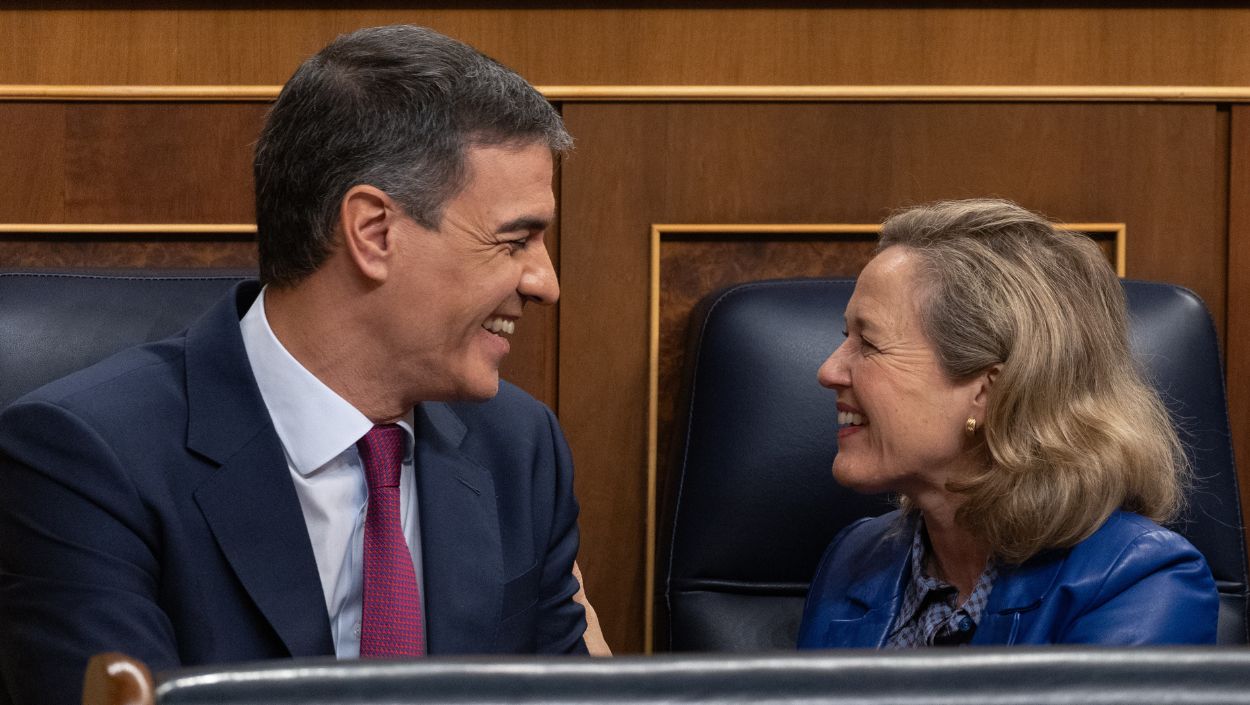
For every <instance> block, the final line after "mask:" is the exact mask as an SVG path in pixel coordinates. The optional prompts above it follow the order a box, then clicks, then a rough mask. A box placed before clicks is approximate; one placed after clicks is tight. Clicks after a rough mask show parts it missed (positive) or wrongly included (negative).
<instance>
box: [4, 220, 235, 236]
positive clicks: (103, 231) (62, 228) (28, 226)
mask: <svg viewBox="0 0 1250 705" xmlns="http://www.w3.org/2000/svg"><path fill="white" fill-rule="evenodd" d="M255 234H256V226H255V225H253V224H251V223H220V224H212V223H0V235H255Z"/></svg>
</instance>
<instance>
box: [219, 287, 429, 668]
mask: <svg viewBox="0 0 1250 705" xmlns="http://www.w3.org/2000/svg"><path fill="white" fill-rule="evenodd" d="M239 326H240V328H241V329H242V331H243V347H244V348H246V350H247V358H248V361H249V362H250V363H251V365H252V374H254V375H255V376H256V383H257V385H258V386H259V387H260V394H261V397H262V398H263V399H264V401H265V406H266V407H267V408H268V409H269V418H271V419H273V425H274V429H275V430H276V431H277V432H278V439H279V440H281V441H282V449H283V450H284V451H285V453H286V462H287V467H288V468H289V469H290V472H291V481H292V482H293V483H294V484H295V494H296V495H297V496H298V497H299V503H300V508H301V509H302V510H303V512H304V522H305V523H306V524H307V525H308V538H309V539H311V540H312V548H313V555H314V556H315V557H316V560H317V572H318V573H319V574H320V576H321V589H322V592H323V594H324V595H325V599H326V611H327V613H328V614H329V616H330V633H331V636H332V637H333V639H334V649H335V653H336V654H337V655H338V657H339V658H341V659H343V658H357V657H358V656H359V655H360V606H361V595H362V589H363V580H364V577H363V575H364V573H363V569H364V523H365V510H366V506H367V501H368V495H369V489H368V487H367V486H366V484H365V472H364V466H363V464H362V463H361V461H360V453H359V452H358V451H357V450H356V441H358V440H360V439H361V438H362V437H363V436H364V435H365V433H367V432H368V431H369V429H371V428H373V422H372V421H370V420H369V419H368V418H367V417H366V416H365V415H364V414H362V413H360V412H359V411H358V410H357V409H356V408H355V407H354V406H352V405H351V404H349V403H348V402H347V401H346V400H345V399H343V398H342V397H340V396H339V395H338V394H336V393H335V392H334V391H333V390H331V389H330V388H329V387H327V386H326V385H325V384H323V383H322V382H321V380H319V379H317V378H316V377H315V376H314V375H313V374H312V373H311V372H309V371H308V370H307V369H305V368H304V366H303V365H301V364H300V363H299V361H298V360H296V359H295V358H294V357H292V356H291V353H289V352H287V349H286V348H285V347H283V345H282V343H281V342H280V341H279V340H278V338H277V336H275V335H274V334H273V329H272V328H270V327H269V320H268V319H267V318H266V317H265V291H264V290H263V289H262V290H261V292H260V295H259V296H257V297H256V302H255V303H253V304H252V307H251V309H249V310H248V312H247V315H245V316H244V317H243V320H241V321H240V322H239ZM397 423H398V424H399V425H400V426H401V427H402V428H403V429H404V430H405V431H406V432H407V434H406V442H405V448H406V449H405V451H404V462H403V467H402V468H401V470H400V475H399V492H400V505H399V512H400V521H401V522H402V523H403V530H404V537H405V538H406V539H407V540H408V549H409V550H410V551H411V552H412V564H413V567H414V568H415V569H416V573H417V584H418V585H423V583H424V581H423V574H422V570H421V540H420V538H421V536H420V522H419V521H418V516H417V512H418V508H417V486H416V478H415V475H414V472H413V462H412V455H413V451H412V449H413V430H412V429H413V414H412V410H409V411H408V413H407V415H406V416H405V417H404V418H403V419H400V420H399V421H397ZM421 601H422V615H424V614H425V607H424V602H425V590H424V589H422V590H421Z"/></svg>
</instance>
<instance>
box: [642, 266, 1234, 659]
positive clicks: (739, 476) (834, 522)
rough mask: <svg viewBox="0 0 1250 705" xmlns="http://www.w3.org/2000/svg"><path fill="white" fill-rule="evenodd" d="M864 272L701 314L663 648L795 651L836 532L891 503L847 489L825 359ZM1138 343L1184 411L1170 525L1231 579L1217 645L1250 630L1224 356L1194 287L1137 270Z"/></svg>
mask: <svg viewBox="0 0 1250 705" xmlns="http://www.w3.org/2000/svg"><path fill="white" fill-rule="evenodd" d="M853 288H854V281H853V280H850V279H824V280H815V279H808V280H780V281H764V282H754V283H748V284H741V285H738V286H734V287H731V288H728V289H725V290H722V291H720V292H718V293H716V294H713V295H711V296H709V297H708V298H707V299H705V300H704V301H703V302H702V304H701V305H700V307H699V308H698V309H697V310H696V312H695V314H694V317H692V319H691V338H690V340H691V344H690V345H689V347H688V350H687V385H688V389H687V394H688V397H689V399H688V403H687V405H686V406H685V408H684V409H681V410H679V412H678V417H679V418H683V417H684V418H685V419H686V422H685V423H686V427H685V428H684V429H683V430H682V431H681V432H680V433H679V435H678V436H677V437H676V440H675V442H674V443H673V446H674V448H675V449H676V457H675V458H674V459H673V461H672V463H671V464H670V478H669V480H670V482H669V492H668V496H667V502H666V505H667V508H666V511H665V514H666V517H665V518H666V525H667V528H665V529H664V530H663V531H662V533H661V538H660V546H659V549H660V550H659V555H660V562H659V564H658V565H657V571H656V572H657V585H656V591H657V596H656V598H657V600H656V604H657V608H658V609H657V624H656V627H657V629H656V634H657V642H656V648H657V649H659V650H673V651H759V650H764V649H789V648H793V645H794V639H795V635H796V634H797V630H798V623H799V619H800V617H801V613H802V606H803V600H804V596H805V594H806V592H807V586H808V581H809V580H810V579H811V577H812V574H813V573H814V572H815V569H816V563H817V562H818V560H819V559H820V556H821V553H822V552H823V550H824V548H825V546H826V545H827V544H828V542H829V541H830V539H831V538H832V537H833V535H834V534H835V533H836V532H837V531H838V530H839V529H841V528H842V527H844V526H846V525H847V524H848V523H850V522H851V521H853V520H855V519H857V518H860V517H863V516H869V515H876V514H880V513H883V512H885V511H888V510H889V509H890V505H889V504H888V503H887V501H886V499H885V498H883V497H864V496H859V495H856V494H855V493H853V492H851V491H849V490H846V489H844V488H842V487H840V486H838V485H837V484H836V483H835V482H834V481H833V478H832V476H831V474H830V465H831V464H832V462H833V457H834V454H835V452H836V449H835V442H836V440H835V432H834V429H835V424H836V409H835V403H836V400H835V395H834V394H833V393H831V392H830V391H828V390H826V389H823V388H821V387H820V386H819V385H818V384H817V382H816V370H817V368H818V367H819V365H820V363H821V362H822V361H823V360H824V359H825V358H826V357H827V356H828V355H829V353H830V352H831V351H832V350H833V348H834V347H835V346H836V345H837V344H839V343H840V342H841V340H842V335H841V333H840V331H841V330H842V326H843V320H842V313H843V311H844V310H845V308H846V304H847V301H848V299H849V298H850V295H851V291H852V290H853ZM1124 289H1125V293H1126V294H1127V297H1128V302H1129V310H1130V315H1131V318H1132V321H1131V336H1132V345H1133V352H1134V354H1135V356H1136V357H1137V359H1138V360H1139V361H1140V362H1141V363H1142V364H1143V365H1144V366H1145V369H1146V370H1147V372H1148V374H1149V376H1150V377H1151V378H1152V380H1153V381H1154V383H1155V385H1156V386H1157V388H1158V389H1159V391H1160V392H1161V393H1162V395H1163V398H1164V399H1165V400H1166V403H1167V406H1168V407H1169V409H1170V410H1171V412H1172V413H1173V417H1174V419H1175V420H1176V423H1177V425H1178V426H1179V427H1180V428H1181V430H1182V437H1183V439H1184V440H1185V442H1186V443H1187V444H1188V447H1189V450H1190V452H1191V456H1192V460H1193V464H1194V467H1195V469H1196V475H1197V478H1198V481H1197V485H1196V487H1195V488H1194V491H1193V492H1192V494H1191V496H1190V497H1189V502H1190V507H1189V510H1188V512H1187V513H1186V515H1185V516H1184V517H1183V518H1182V519H1181V520H1180V521H1178V522H1177V523H1176V524H1175V525H1174V526H1173V528H1174V529H1175V530H1177V531H1178V532H1180V533H1181V534H1183V535H1185V537H1186V538H1188V539H1189V540H1190V541H1191V542H1193V544H1194V545H1195V546H1196V547H1197V548H1198V549H1199V550H1200V551H1202V553H1203V554H1204V555H1205V556H1206V558H1207V561H1208V562H1209V563H1210V565H1211V570H1212V572H1213V573H1214V575H1215V579H1216V582H1217V583H1218V586H1219V590H1220V599H1221V603H1220V621H1219V641H1220V643H1222V644H1243V643H1246V641H1247V622H1246V614H1247V577H1246V553H1245V547H1244V545H1243V535H1244V534H1243V530H1242V517H1241V508H1240V505H1239V501H1238V491H1237V477H1236V470H1235V468H1234V465H1233V457H1232V448H1231V440H1230V436H1229V429H1228V414H1227V407H1226V404H1225V397H1224V382H1223V379H1224V377H1223V371H1222V370H1223V366H1222V365H1221V362H1220V355H1219V349H1218V345H1217V341H1216V336H1215V329H1214V326H1213V325H1212V322H1211V319H1210V316H1209V314H1208V313H1207V311H1206V308H1205V306H1204V305H1203V303H1202V301H1201V300H1200V299H1199V298H1198V297H1197V296H1196V295H1195V294H1194V293H1193V292H1191V291H1188V290H1186V289H1182V288H1180V287H1176V286H1171V285H1167V284H1156V283H1150V282H1138V281H1126V282H1124Z"/></svg>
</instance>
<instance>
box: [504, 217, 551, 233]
mask: <svg viewBox="0 0 1250 705" xmlns="http://www.w3.org/2000/svg"><path fill="white" fill-rule="evenodd" d="M549 227H551V221H550V220H549V219H547V218H539V217H537V216H532V215H523V216H521V217H520V218H513V219H512V220H509V221H508V222H506V223H504V224H503V225H500V226H499V227H498V228H496V229H495V232H496V233H519V232H532V231H535V230H546V229H547V228H549Z"/></svg>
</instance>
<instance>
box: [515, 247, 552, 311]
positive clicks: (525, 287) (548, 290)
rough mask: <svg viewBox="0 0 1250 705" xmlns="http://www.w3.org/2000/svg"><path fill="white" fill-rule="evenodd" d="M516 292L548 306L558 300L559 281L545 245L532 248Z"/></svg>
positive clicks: (529, 299) (526, 298)
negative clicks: (532, 255) (530, 257)
mask: <svg viewBox="0 0 1250 705" xmlns="http://www.w3.org/2000/svg"><path fill="white" fill-rule="evenodd" d="M517 292H518V293H520V294H521V297H522V298H524V299H525V300H527V301H534V302H537V303H540V304H546V305H548V306H549V305H551V304H554V303H555V302H556V301H557V300H559V298H560V282H559V281H558V280H557V279H556V270H555V267H553V266H552V265H551V256H550V255H549V254H547V248H546V247H545V246H544V247H537V248H534V257H533V260H532V261H531V262H529V263H528V264H527V265H526V267H525V272H524V273H522V275H521V283H520V285H519V286H518V287H517Z"/></svg>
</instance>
